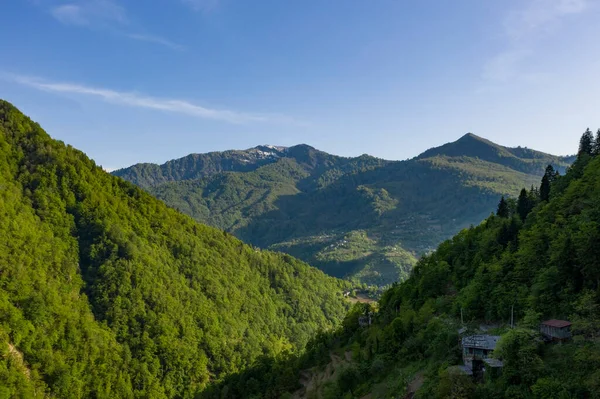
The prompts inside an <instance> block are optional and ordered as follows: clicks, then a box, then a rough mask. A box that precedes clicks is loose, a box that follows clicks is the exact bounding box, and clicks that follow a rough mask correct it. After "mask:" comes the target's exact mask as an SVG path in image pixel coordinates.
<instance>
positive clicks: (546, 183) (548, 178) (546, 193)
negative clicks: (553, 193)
mask: <svg viewBox="0 0 600 399" xmlns="http://www.w3.org/2000/svg"><path fill="white" fill-rule="evenodd" d="M557 178H558V172H557V171H556V170H554V167H553V166H552V165H548V166H547V167H546V171H545V172H544V177H542V184H541V185H540V200H542V201H548V200H549V199H550V185H551V184H552V183H553V182H554V181H555V180H556V179H557Z"/></svg>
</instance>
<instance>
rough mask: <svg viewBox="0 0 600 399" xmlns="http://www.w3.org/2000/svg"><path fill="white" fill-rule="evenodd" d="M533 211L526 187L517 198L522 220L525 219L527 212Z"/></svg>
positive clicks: (518, 210) (518, 211)
mask: <svg viewBox="0 0 600 399" xmlns="http://www.w3.org/2000/svg"><path fill="white" fill-rule="evenodd" d="M530 211H531V205H530V201H529V195H528V194H527V190H526V189H522V190H521V193H520V194H519V199H518V200H517V213H518V214H519V216H520V217H521V220H525V218H526V217H527V214H528V213H529V212H530Z"/></svg>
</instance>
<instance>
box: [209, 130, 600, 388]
mask: <svg viewBox="0 0 600 399" xmlns="http://www.w3.org/2000/svg"><path fill="white" fill-rule="evenodd" d="M591 142H592V141H591V135H590V134H586V135H585V136H584V138H583V139H582V149H581V151H580V153H579V156H578V159H577V161H576V162H575V163H574V165H573V166H572V167H571V168H570V169H569V171H568V173H567V174H566V175H564V176H557V175H556V173H555V172H554V171H553V170H551V169H547V171H546V174H545V176H544V177H543V179H542V183H541V185H540V188H539V190H538V189H534V190H531V191H527V190H523V191H522V192H521V195H520V196H519V199H518V201H515V200H509V201H505V200H502V201H501V202H500V205H499V207H498V213H497V214H496V215H492V216H490V217H488V218H487V219H486V220H485V221H484V222H483V223H482V224H480V225H479V226H477V227H471V228H469V229H465V230H463V231H461V232H460V233H459V234H457V235H456V236H455V237H453V238H452V239H451V240H448V241H446V242H444V243H442V244H441V245H440V246H439V247H438V249H437V250H436V251H435V252H434V253H432V254H431V255H429V256H426V257H424V258H422V259H421V260H420V261H419V262H418V264H417V266H416V267H415V268H414V270H413V273H412V274H411V276H410V278H408V279H407V280H406V281H405V282H403V283H400V284H395V285H394V286H393V287H392V288H391V289H389V290H387V291H386V292H385V293H384V294H383V295H382V297H381V299H380V301H379V303H378V310H377V312H376V313H375V315H374V316H373V317H374V323H373V325H371V326H370V327H368V328H360V327H359V325H358V317H359V316H360V315H362V314H365V313H366V312H368V311H370V310H372V309H369V306H368V305H362V304H360V305H356V307H355V308H354V309H353V310H352V311H351V312H350V313H349V315H348V316H347V318H346V320H345V321H344V327H343V328H342V329H340V330H339V331H337V332H336V333H335V334H330V335H322V336H319V337H317V338H316V339H315V340H314V341H313V342H312V343H311V345H310V350H309V351H308V352H307V353H306V354H305V355H304V356H302V357H297V358H294V359H291V360H284V361H279V362H274V363H268V362H263V363H262V365H261V367H262V369H260V370H261V372H260V374H257V373H256V372H255V370H257V369H250V370H247V371H246V372H245V373H242V374H241V375H239V376H234V377H232V378H230V379H228V380H227V381H226V382H225V383H223V385H221V386H220V387H214V389H213V390H212V391H210V392H207V394H206V397H209V398H213V397H218V395H219V394H223V392H224V390H226V391H227V392H235V394H234V395H233V396H227V395H225V397H252V393H251V390H250V389H248V387H247V386H246V385H245V384H247V381H248V378H249V377H251V378H254V379H259V378H260V377H259V376H266V377H265V379H264V380H261V384H264V385H265V386H266V388H265V390H263V391H262V392H263V393H262V394H257V396H256V397H276V395H278V394H281V393H282V392H286V391H288V392H294V391H296V390H298V391H297V392H296V394H299V393H302V389H301V388H302V385H301V384H299V382H298V380H296V381H290V380H286V381H285V383H281V382H279V381H280V376H281V375H285V374H289V373H290V371H289V370H295V371H296V373H300V370H305V371H303V373H304V374H306V373H309V372H310V371H309V369H310V368H311V367H317V369H318V367H319V365H321V367H322V366H323V365H325V364H327V363H328V362H330V354H331V355H334V354H336V353H337V355H338V357H339V356H343V354H344V352H346V353H350V354H351V355H352V362H351V363H350V364H349V365H348V366H347V367H346V368H344V369H343V370H342V371H341V372H340V373H339V374H336V375H334V376H333V377H332V378H331V379H329V380H328V381H325V382H324V383H323V384H322V385H320V386H317V387H316V389H315V390H313V391H312V392H307V393H305V394H304V396H302V397H311V396H310V395H312V397H321V398H342V397H343V398H359V397H363V396H364V395H367V394H371V397H372V398H398V397H404V395H406V394H407V389H408V385H409V383H410V382H411V381H412V382H413V384H412V386H417V387H418V385H419V384H415V383H414V381H420V380H422V379H423V380H424V384H423V385H422V386H421V387H420V389H418V390H417V392H416V397H417V398H492V399H493V398H506V399H508V398H535V399H550V398H600V131H599V132H598V137H597V139H596V143H597V144H596V145H595V146H592V145H590V143H591ZM511 309H514V319H515V326H516V328H514V329H511V328H510V327H509V321H510V316H511ZM461 315H462V318H463V319H464V324H461ZM551 318H557V319H565V320H570V321H571V322H572V323H573V328H572V331H573V334H574V336H573V339H572V341H570V342H567V343H563V344H560V345H558V344H557V345H553V344H543V342H542V339H541V336H540V335H539V333H538V326H539V322H540V321H542V320H546V319H551ZM461 327H466V328H467V332H466V333H467V334H469V333H475V332H479V333H481V331H484V330H483V329H485V330H487V331H489V332H488V333H492V334H499V335H501V340H500V342H499V344H498V347H497V349H496V351H495V356H496V357H498V358H500V359H502V360H503V361H504V368H503V370H502V375H501V376H500V377H499V378H495V379H487V380H485V381H484V382H481V383H478V384H475V383H474V382H473V381H472V380H471V379H470V377H467V376H465V375H461V374H460V373H457V372H456V368H453V367H452V366H454V365H459V364H462V359H461V348H460V346H459V342H460V340H459V333H458V331H459V328H461ZM490 328H491V330H489V329H490ZM307 370H308V371H307ZM311 370H312V369H311ZM261 395H262V396H261ZM269 395H271V396H269ZM307 395H308V396H307Z"/></svg>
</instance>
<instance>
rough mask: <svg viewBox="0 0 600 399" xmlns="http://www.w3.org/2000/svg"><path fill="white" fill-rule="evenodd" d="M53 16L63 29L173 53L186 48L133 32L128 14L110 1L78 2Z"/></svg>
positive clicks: (56, 9)
mask: <svg viewBox="0 0 600 399" xmlns="http://www.w3.org/2000/svg"><path fill="white" fill-rule="evenodd" d="M50 13H51V14H52V16H53V17H54V18H55V19H56V20H57V21H59V22H60V23H62V24H64V25H72V26H78V27H84V28H88V29H95V30H102V31H107V32H109V33H112V34H115V35H119V36H123V37H126V38H128V39H132V40H137V41H141V42H147V43H153V44H158V45H161V46H165V47H169V48H171V49H173V50H183V49H184V48H185V47H184V46H182V45H180V44H178V43H175V42H173V41H171V40H168V39H165V38H164V37H161V36H157V35H154V34H148V33H140V32H138V31H136V30H135V28H133V27H132V26H131V25H133V24H132V23H131V21H130V19H129V17H128V16H127V11H126V10H125V8H124V7H122V6H120V5H119V4H118V3H116V2H115V1H111V0H78V1H74V2H71V3H68V4H62V5H58V6H55V7H53V8H51V9H50Z"/></svg>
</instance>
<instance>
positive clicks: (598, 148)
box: [594, 129, 600, 156]
mask: <svg viewBox="0 0 600 399" xmlns="http://www.w3.org/2000/svg"><path fill="white" fill-rule="evenodd" d="M596 155H600V129H598V131H597V132H596V141H595V142H594V156H596Z"/></svg>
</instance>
